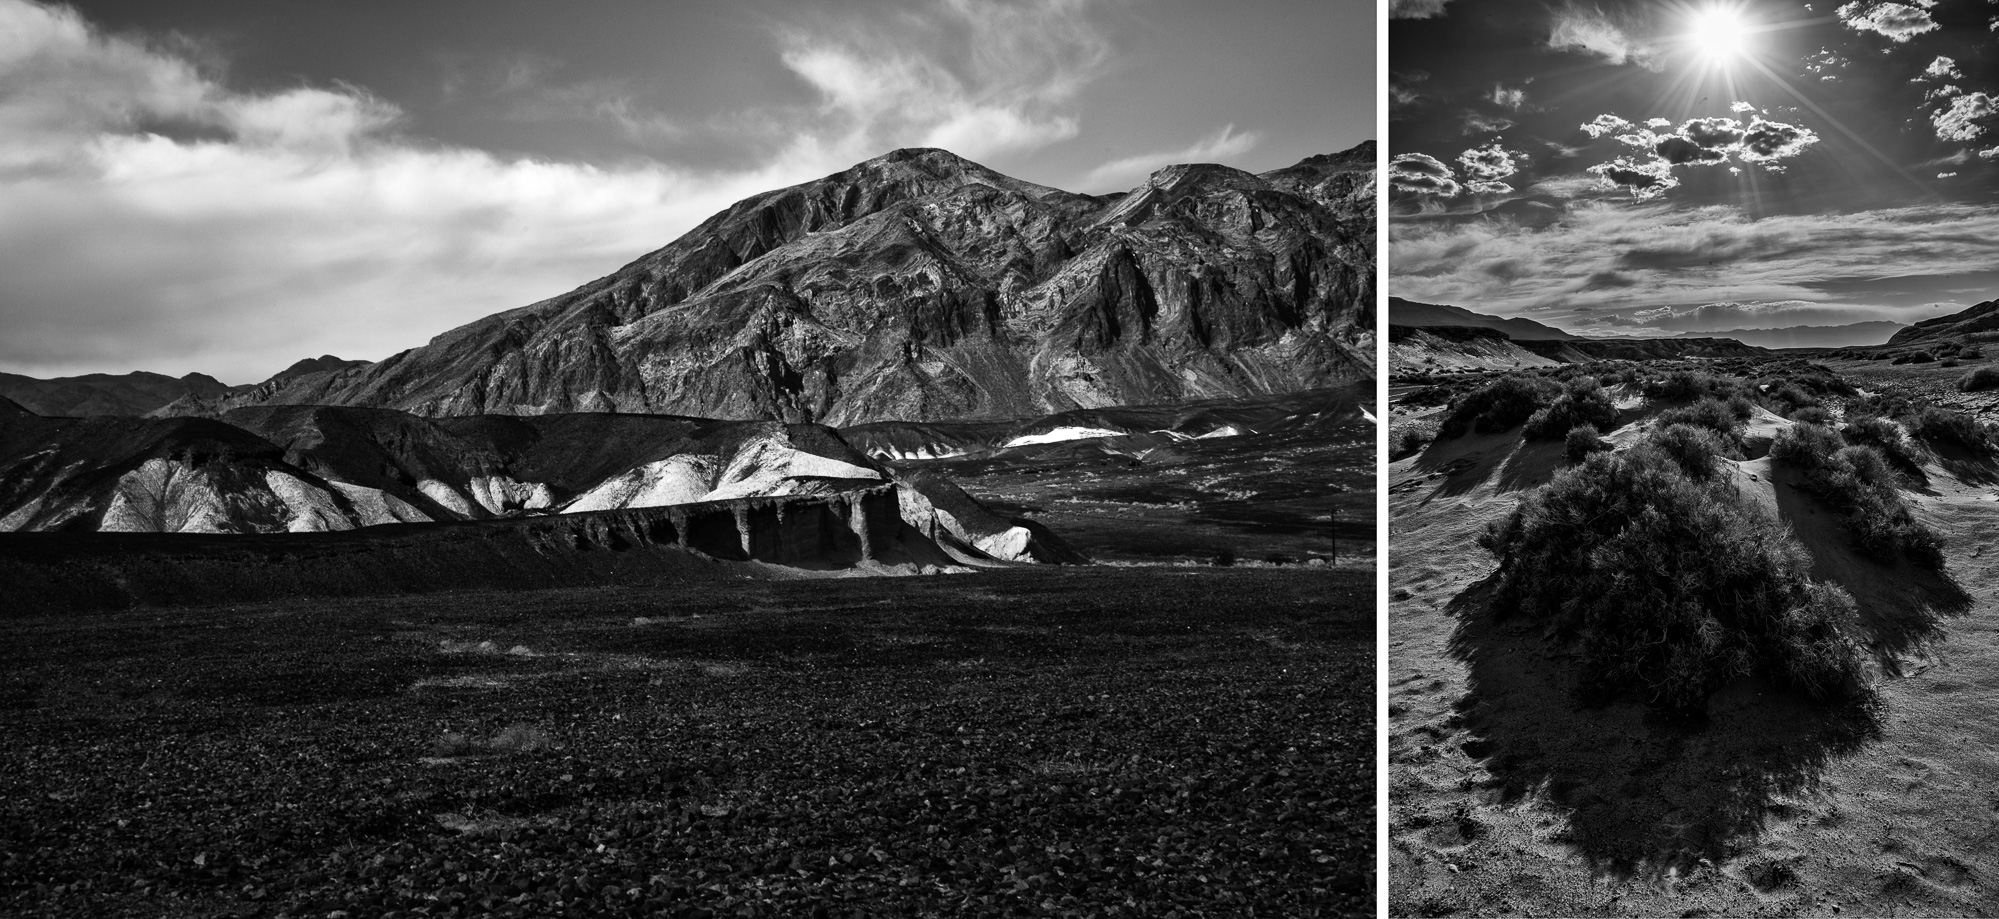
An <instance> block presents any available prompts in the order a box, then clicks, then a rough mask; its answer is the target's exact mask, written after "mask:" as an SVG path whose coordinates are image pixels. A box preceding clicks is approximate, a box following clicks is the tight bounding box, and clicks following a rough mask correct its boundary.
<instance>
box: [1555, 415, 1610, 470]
mask: <svg viewBox="0 0 1999 919" xmlns="http://www.w3.org/2000/svg"><path fill="white" fill-rule="evenodd" d="M1608 449H1610V444H1609V443H1608V442H1607V441H1605V440H1604V439H1603V436H1602V435H1600V434H1598V433H1597V431H1596V425H1593V424H1583V425H1577V426H1575V427H1573V428H1570V429H1569V433H1568V434H1567V435H1565V436H1564V437H1563V438H1562V452H1563V454H1564V455H1566V456H1568V458H1569V462H1571V463H1580V462H1582V461H1583V460H1584V459H1587V458H1588V457H1589V455H1590V454H1592V453H1602V452H1603V451H1605V450H1608Z"/></svg>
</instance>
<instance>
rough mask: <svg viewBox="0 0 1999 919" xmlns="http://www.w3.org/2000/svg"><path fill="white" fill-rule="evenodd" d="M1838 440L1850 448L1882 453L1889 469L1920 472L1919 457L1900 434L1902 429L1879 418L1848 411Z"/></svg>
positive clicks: (1920, 457)
mask: <svg viewBox="0 0 1999 919" xmlns="http://www.w3.org/2000/svg"><path fill="white" fill-rule="evenodd" d="M1840 436H1841V437H1842V438H1844V439H1845V440H1846V442H1847V443H1849V444H1859V445H1861V446H1868V447H1873V448H1874V449H1876V450H1879V451H1881V455H1882V456H1883V457H1885V458H1886V459H1887V460H1888V463H1889V465H1891V466H1894V467H1895V468H1897V469H1900V470H1902V471H1903V472H1908V473H1914V472H1917V471H1919V470H1921V469H1922V466H1923V458H1922V455H1921V454H1920V453H1918V452H1917V450H1916V445H1915V444H1912V443H1910V442H1909V438H1908V436H1907V435H1904V434H1903V433H1902V428H1901V426H1900V425H1897V424H1896V423H1895V422H1893V421H1889V420H1888V419H1886V418H1883V417H1881V416H1879V415H1866V414H1855V413H1854V412H1852V411H1851V410H1849V411H1848V412H1847V415H1846V427H1845V428H1843V429H1841V431H1840Z"/></svg>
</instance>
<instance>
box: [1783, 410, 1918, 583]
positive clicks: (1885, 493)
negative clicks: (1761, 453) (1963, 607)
mask: <svg viewBox="0 0 1999 919" xmlns="http://www.w3.org/2000/svg"><path fill="white" fill-rule="evenodd" d="M1770 455H1771V457H1773V458H1774V459H1775V460H1776V461H1777V462H1779V463H1783V464H1785V465H1789V466H1793V467H1795V468H1797V469H1799V470H1801V471H1803V472H1804V474H1805V483H1804V487H1805V489H1806V490H1807V491H1810V492H1811V493H1812V494H1813V495H1816V496H1817V497H1818V499H1819V500H1821V501H1824V502H1825V503H1826V504H1828V505H1830V506H1831V507H1832V508H1833V509H1834V510H1836V511H1838V512H1839V514H1840V516H1841V523H1842V524H1843V525H1844V526H1845V528H1846V530H1847V532H1849V533H1851V534H1853V536H1854V538H1855V539H1856V540H1858V541H1859V543H1860V545H1861V547H1862V548H1864V549H1866V550H1867V551H1868V552H1871V553H1873V554H1875V555H1879V556H1882V557H1884V558H1893V557H1894V556H1895V555H1896V554H1898V553H1899V554H1901V555H1903V556H1905V557H1907V558H1908V559H1909V560H1910V561H1912V562H1915V563H1916V564H1919V565H1922V566H1924V567H1927V568H1941V567H1943V540H1942V539H1941V538H1939V537H1938V536H1937V535H1936V534H1935V533H1934V532H1931V531H1930V529H1929V528H1928V527H1925V526H1923V525H1922V524H1921V523H1918V522H1916V519H1915V517H1914V515H1912V514H1910V512H1909V505H1908V502H1906V501H1904V500H1903V499H1902V492H1901V489H1900V487H1899V485H1898V483H1897V481H1896V476H1895V472H1894V470H1893V469H1891V468H1890V467H1889V465H1888V460H1887V459H1886V458H1884V457H1883V456H1882V455H1881V452H1880V451H1879V450H1876V449H1875V448H1873V447H1871V446H1863V445H1857V444H1853V445H1849V444H1847V443H1845V442H1844V441H1843V440H1842V439H1841V437H1840V435H1839V432H1837V431H1834V430H1833V429H1831V428H1828V427H1824V426H1822V425H1815V424H1803V425H1798V426H1796V427H1793V428H1791V429H1790V430H1788V431H1784V432H1782V433H1779V434H1778V435H1777V439H1776V442H1774V443H1772V444H1771V445H1770Z"/></svg>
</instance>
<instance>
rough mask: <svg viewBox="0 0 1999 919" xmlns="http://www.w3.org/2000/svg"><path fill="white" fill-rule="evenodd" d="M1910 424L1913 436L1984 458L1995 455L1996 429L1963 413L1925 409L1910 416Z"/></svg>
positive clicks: (1943, 409)
mask: <svg viewBox="0 0 1999 919" xmlns="http://www.w3.org/2000/svg"><path fill="white" fill-rule="evenodd" d="M1908 424H1909V433H1911V434H1914V435H1916V436H1917V437H1920V438H1922V439H1924V440H1927V441H1930V442H1932V443H1939V442H1941V443H1953V444H1956V445H1958V446H1960V447H1963V448H1964V449H1966V450H1970V451H1971V452H1972V453H1975V454H1978V455H1981V456H1983V455H1986V454H1990V453H1992V452H1994V445H1993V440H1994V438H1995V435H1994V434H1993V431H1992V429H1991V428H1989V427H1987V426H1985V425H1983V424H1980V423H1978V420H1977V419H1975V418H1973V417H1971V416H1970V415H1966V414H1964V413H1963V412H1953V411H1951V410H1950V409H1947V408H1938V407H1936V406H1934V405H1929V406H1924V407H1922V408H1920V409H1917V410H1916V411H1915V412H1914V414H1913V415H1911V416H1910V418H1909V422H1908Z"/></svg>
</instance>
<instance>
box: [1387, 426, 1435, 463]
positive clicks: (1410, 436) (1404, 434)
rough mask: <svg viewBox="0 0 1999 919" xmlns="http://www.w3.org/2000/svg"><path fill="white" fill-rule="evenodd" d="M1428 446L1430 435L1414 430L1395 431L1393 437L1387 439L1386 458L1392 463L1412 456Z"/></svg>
mask: <svg viewBox="0 0 1999 919" xmlns="http://www.w3.org/2000/svg"><path fill="white" fill-rule="evenodd" d="M1429 445H1430V435H1428V434H1425V433H1423V432H1422V431H1420V430H1417V429H1415V428H1403V429H1402V430H1400V431H1396V432H1395V436H1394V437H1392V438H1390V439H1389V442H1388V458H1389V460H1390V461H1393V460H1399V459H1402V458H1403V457H1407V456H1414V455H1416V454H1417V453H1418V452H1420V451H1421V450H1422V449H1423V448H1424V447H1427V446H1429Z"/></svg>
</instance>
